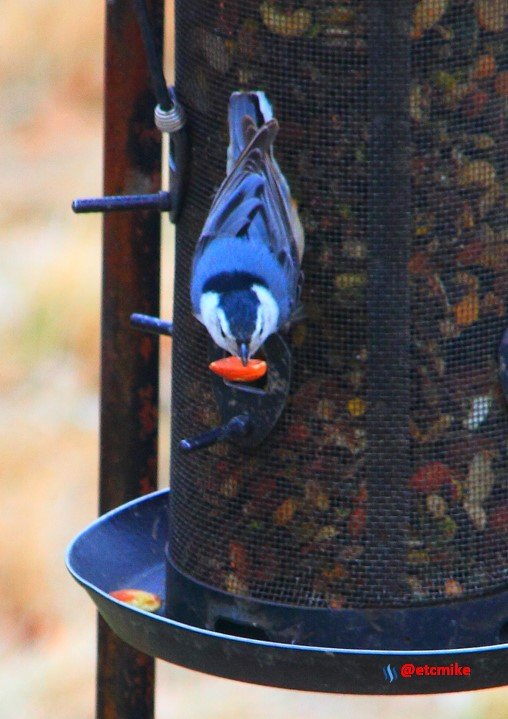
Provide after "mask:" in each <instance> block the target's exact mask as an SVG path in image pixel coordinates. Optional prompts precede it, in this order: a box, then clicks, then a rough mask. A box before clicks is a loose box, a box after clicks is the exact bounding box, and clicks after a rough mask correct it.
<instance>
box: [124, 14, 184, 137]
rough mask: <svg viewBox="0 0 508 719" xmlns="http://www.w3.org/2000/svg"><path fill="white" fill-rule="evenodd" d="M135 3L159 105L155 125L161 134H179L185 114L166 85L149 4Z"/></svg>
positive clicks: (172, 90) (156, 110) (172, 91)
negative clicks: (149, 12)
mask: <svg viewBox="0 0 508 719" xmlns="http://www.w3.org/2000/svg"><path fill="white" fill-rule="evenodd" d="M133 3H134V11H135V13H136V17H137V19H138V24H139V27H140V30H141V36H142V38H143V44H144V46H145V51H146V57H147V61H148V68H149V71H150V77H151V80H152V87H153V91H154V93H155V97H156V99H157V103H158V104H157V106H156V108H155V111H154V120H155V125H156V127H158V129H159V130H160V131H161V132H169V133H172V132H178V130H181V129H182V128H183V126H184V125H185V113H184V111H183V108H182V106H181V105H180V103H179V102H178V101H177V99H176V96H175V92H174V89H173V88H172V87H168V86H167V84H166V79H165V77H164V70H163V67H162V60H161V53H159V52H158V50H157V47H156V44H155V42H154V35H153V30H152V24H151V22H150V17H149V14H148V7H147V4H146V2H145V0H133Z"/></svg>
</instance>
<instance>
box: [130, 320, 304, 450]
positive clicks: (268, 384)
mask: <svg viewBox="0 0 508 719" xmlns="http://www.w3.org/2000/svg"><path fill="white" fill-rule="evenodd" d="M130 323H131V327H133V328H134V329H137V330H141V331H142V332H149V333H150V334H155V335H165V336H169V337H171V336H172V335H173V324H172V322H167V321H166V320H161V319H160V318H159V317H152V316H151V315H143V314H137V313H136V314H132V315H131V316H130ZM263 349H264V353H265V357H266V362H267V364H268V367H269V369H268V374H267V376H266V379H265V380H264V386H263V387H260V386H256V385H248V384H241V383H239V382H229V381H227V380H224V379H221V378H220V377H217V376H215V375H214V376H213V377H212V384H213V390H214V394H215V399H216V401H217V405H218V407H219V412H220V415H221V419H222V424H220V425H219V426H218V427H213V428H212V429H210V430H207V431H206V432H203V433H202V434H199V435H196V436H195V437H189V438H185V439H182V441H181V442H180V449H183V450H185V451H187V452H190V451H193V450H196V449H203V448H204V447H209V446H210V445H212V444H215V443H216V442H222V441H224V440H226V439H228V440H231V441H233V442H235V443H236V444H239V445H240V446H242V447H255V446H256V445H258V444H260V443H261V442H262V441H263V440H264V439H265V438H266V437H267V435H268V434H269V433H270V432H271V430H272V429H273V427H274V426H275V424H276V423H277V421H278V419H279V417H280V415H281V414H282V411H283V409H284V405H285V404H286V400H287V397H288V394H289V385H290V381H291V352H290V350H289V347H288V345H287V343H286V341H285V340H284V339H283V338H282V336H281V335H280V334H274V335H272V336H271V337H269V338H268V340H267V341H266V342H265V344H264V348H263ZM223 356H224V352H223V350H221V349H220V348H219V347H217V345H216V344H215V343H213V342H212V341H211V340H210V344H209V359H210V362H213V361H214V360H216V359H220V358H221V357H223Z"/></svg>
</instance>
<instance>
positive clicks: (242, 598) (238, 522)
mask: <svg viewBox="0 0 508 719" xmlns="http://www.w3.org/2000/svg"><path fill="white" fill-rule="evenodd" d="M505 16H506V6H505V3H504V2H503V1H502V0H474V1H469V0H468V1H467V2H464V0H418V1H417V2H407V1H406V0H389V1H388V0H363V1H362V0H360V1H358V0H357V1H355V2H352V1H347V0H345V1H344V2H342V3H331V2H330V3H327V2H318V1H317V0H316V1H314V0H311V2H305V3H304V2H302V3H299V2H296V3H290V4H288V3H279V2H271V1H270V0H265V1H264V2H259V0H243V2H241V3H240V2H237V0H225V1H223V2H218V0H205V1H203V0H185V1H184V0H177V1H176V94H177V97H178V99H179V101H180V103H181V104H182V105H183V107H184V108H185V113H186V116H187V121H188V128H189V133H190V137H191V143H192V151H191V157H190V166H191V173H190V178H191V179H190V182H189V185H188V188H187V191H186V193H185V197H184V203H183V207H182V211H181V214H180V216H179V219H178V223H177V231H176V273H175V297H174V318H173V328H172V329H173V377H172V382H173V385H172V438H173V441H172V447H173V450H172V456H171V480H170V484H171V492H170V494H169V511H168V512H167V511H166V505H167V503H168V493H167V492H161V493H157V494H155V495H151V496H150V497H148V498H143V499H141V500H136V501H134V502H133V503H130V504H128V505H125V506H124V507H122V508H120V509H119V510H115V511H114V512H113V513H112V514H109V515H106V516H104V517H103V518H101V519H99V520H98V522H97V523H96V524H94V525H92V527H90V528H89V529H88V530H86V532H85V533H83V534H82V535H81V536H80V537H79V538H78V539H77V540H76V542H75V544H74V545H73V548H72V549H71V553H70V555H69V556H70V559H69V561H70V566H71V571H73V572H74V573H75V575H76V577H77V578H78V580H79V581H81V582H82V583H83V584H84V585H85V586H86V588H87V589H88V590H89V591H90V593H91V594H92V596H93V597H94V600H95V601H96V602H97V604H98V606H99V609H100V611H101V612H102V613H103V615H104V616H105V618H106V620H107V621H108V622H109V623H110V624H111V626H112V627H113V628H114V629H115V631H117V632H118V633H119V634H120V636H121V637H123V638H124V639H125V640H126V641H128V642H130V643H132V644H134V646H136V647H137V648H139V649H141V650H142V651H145V652H147V653H148V654H151V655H155V656H160V657H163V658H165V659H167V660H169V661H174V662H176V663H180V664H183V665H185V666H189V667H192V668H195V669H200V670H202V671H207V672H210V673H216V674H219V675H222V676H228V677H230V678H237V679H242V680H245V681H251V682H257V683H266V684H273V685H275V686H285V687H288V688H299V689H309V690H317V691H342V692H343V691H346V692H359V693H420V692H421V693H424V692H439V691H461V690H471V689H474V688H480V687H487V686H495V685H499V684H502V683H503V682H504V680H505V677H506V670H507V668H508V661H507V656H508V655H507V649H508V646H507V644H506V642H507V640H508V482H507V477H508V466H507V464H508V454H507V445H506V437H507V436H508V409H507V405H506V399H505V396H504V393H503V391H502V386H501V383H500V380H499V362H498V352H499V346H500V343H501V338H502V335H503V332H504V330H505V329H506V326H507V324H508V319H507V313H506V309H507V308H506V301H507V297H508V256H507V240H506V198H505V196H504V194H503V187H504V184H505V182H506V177H505V158H506V151H507V147H506V130H505V125H506V113H507V82H508V68H507V67H506V32H505ZM239 89H245V90H252V89H262V90H264V91H265V92H266V94H267V96H268V97H269V98H270V100H271V102H272V103H273V106H274V111H275V115H276V117H277V119H278V120H279V123H280V128H281V129H280V133H279V136H278V139H277V142H276V147H275V152H276V157H277V160H278V162H279V164H280V166H281V168H282V170H283V171H284V173H285V174H286V176H287V177H288V181H289V185H290V187H291V189H292V192H293V194H294V196H295V198H296V200H297V202H298V209H299V214H300V217H301V219H302V222H303V225H304V228H305V236H306V249H305V255H304V261H303V270H304V273H305V282H304V288H303V297H302V299H303V304H304V308H305V313H306V317H305V319H304V320H303V321H302V322H299V323H297V324H296V325H294V326H293V327H292V328H291V330H290V332H289V333H288V335H287V336H284V337H279V336H276V337H274V338H272V340H271V342H270V343H267V351H266V359H267V364H268V373H267V379H266V384H265V385H264V388H263V389H262V391H261V393H260V394H259V393H258V394H252V393H249V392H248V391H246V389H245V388H236V387H234V386H231V385H226V384H224V382H223V380H222V379H221V378H219V377H216V376H213V377H212V376H210V373H209V372H208V371H207V369H206V368H207V366H208V364H209V362H210V361H211V360H214V359H217V358H218V357H219V356H221V355H220V354H217V351H216V348H215V349H214V348H210V347H209V346H208V341H207V339H206V336H205V331H204V329H203V327H202V326H201V325H200V324H199V323H197V322H196V321H195V320H194V319H193V318H192V316H191V313H190V303H189V271H190V265H191V260H192V256H193V252H194V247H195V243H196V240H197V238H198V236H199V234H200V231H201V228H202V226H203V223H204V220H205V218H206V214H207V211H208V209H209V206H210V201H211V198H212V196H213V193H214V190H215V189H216V188H217V187H218V185H219V184H220V182H221V180H222V178H223V177H224V173H225V166H226V149H227V145H228V138H227V122H226V120H227V106H228V98H229V96H230V94H231V92H233V91H235V90H239ZM271 372H272V375H270V373H271ZM270 377H272V380H271V379H270ZM274 377H276V378H277V380H279V381H277V382H275V381H274V380H273V378H274ZM271 381H272V384H271V385H270V382H271ZM238 417H247V419H248V420H249V422H247V423H246V424H244V425H242V428H241V431H240V430H238V428H237V430H238V431H237V430H235V431H233V430H232V429H231V427H232V425H231V422H232V421H233V420H235V418H236V419H237V418H238ZM228 423H230V424H228ZM225 426H227V427H229V428H230V429H228V430H227V431H226V430H224V427H225ZM235 426H236V425H235ZM218 430H219V431H218ZM196 435H197V437H196ZM184 438H191V439H190V440H186V441H187V445H185V444H184V446H185V447H186V449H187V450H189V449H191V450H193V451H185V450H184V449H181V448H180V447H179V444H180V442H181V440H182V439H184ZM203 438H204V439H203ZM217 440H222V441H217ZM106 546H107V547H108V552H111V553H112V554H111V555H110V556H114V561H113V563H112V564H113V565H114V566H113V567H112V568H111V569H112V571H109V572H108V573H107V575H106V574H104V572H103V571H102V568H103V565H104V561H105V559H104V556H105V553H104V547H106ZM127 584H130V585H131V586H139V588H142V589H148V590H149V591H154V592H156V593H159V594H161V595H162V596H163V597H164V605H163V609H162V611H161V613H159V614H158V615H153V614H148V613H146V612H143V611H141V610H138V609H135V608H132V607H129V606H127V605H122V604H121V603H120V602H118V601H116V600H114V599H112V598H111V597H110V596H109V595H108V593H109V592H111V591H112V590H115V589H118V588H119V587H120V586H126V585H127ZM407 665H410V666H412V667H413V671H414V675H413V676H412V678H411V679H410V680H409V679H406V676H409V675H408V674H407V673H405V672H406V671H409V673H410V672H411V670H405V669H404V667H406V666H407ZM425 667H427V669H425ZM432 667H434V668H439V667H441V668H444V667H448V669H449V671H446V672H445V671H444V669H443V671H439V672H438V671H437V669H436V670H435V671H433V670H432ZM461 667H462V668H464V667H466V668H467V667H469V671H466V672H465V673H464V672H463V673H461ZM419 668H421V672H420V669H419Z"/></svg>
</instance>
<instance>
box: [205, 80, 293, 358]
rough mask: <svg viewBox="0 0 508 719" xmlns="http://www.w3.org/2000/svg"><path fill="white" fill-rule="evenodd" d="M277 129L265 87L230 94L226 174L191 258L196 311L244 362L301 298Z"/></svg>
mask: <svg viewBox="0 0 508 719" xmlns="http://www.w3.org/2000/svg"><path fill="white" fill-rule="evenodd" d="M278 130H279V125H278V122H277V120H276V119H275V118H274V117H273V111H272V107H271V105H270V103H269V101H268V99H267V97H266V95H265V93H264V92H261V91H254V92H234V93H233V94H232V95H231V97H230V100H229V137H230V144H229V147H228V154H227V175H226V179H225V180H224V181H223V183H222V184H221V186H220V187H219V189H218V191H217V194H216V196H215V199H214V201H213V203H212V207H211V209H210V212H209V215H208V217H207V219H206V222H205V224H204V227H203V230H202V232H201V235H200V237H199V240H198V242H197V245H196V250H195V254H194V260H193V265H192V274H191V302H192V310H193V313H194V315H195V316H196V317H197V319H198V320H199V321H200V322H202V323H203V324H204V325H205V327H206V329H207V330H208V332H209V333H210V335H211V336H212V338H213V340H214V341H215V343H216V344H217V345H219V347H222V348H223V349H225V350H227V351H228V352H230V353H231V354H233V355H236V356H237V357H240V359H241V360H242V362H243V364H244V365H246V364H247V362H248V359H249V357H250V356H251V355H252V354H254V353H255V352H256V350H257V349H258V348H259V347H260V346H261V345H262V344H263V343H264V342H265V340H266V339H267V337H269V336H270V335H271V334H272V333H274V332H276V331H277V330H279V329H280V328H283V327H284V326H287V325H288V324H289V323H290V321H291V318H292V316H294V314H295V312H296V310H297V306H298V303H299V296H300V289H301V277H302V275H301V270H300V264H301V261H302V255H303V249H304V235H303V228H302V225H301V223H300V220H299V218H298V214H297V211H296V206H295V203H294V202H293V200H292V198H291V193H290V190H289V186H288V183H287V181H286V179H285V177H284V175H283V174H282V172H281V170H280V168H279V165H278V164H277V161H276V160H275V158H274V155H273V143H274V140H275V137H276V135H277V132H278Z"/></svg>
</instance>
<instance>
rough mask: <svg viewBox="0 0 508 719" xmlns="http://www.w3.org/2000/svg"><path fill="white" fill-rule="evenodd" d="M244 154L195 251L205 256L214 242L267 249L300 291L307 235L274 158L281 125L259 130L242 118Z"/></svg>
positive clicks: (222, 189)
mask: <svg viewBox="0 0 508 719" xmlns="http://www.w3.org/2000/svg"><path fill="white" fill-rule="evenodd" d="M243 132H244V136H245V138H246V141H247V142H246V147H245V150H244V151H243V152H242V153H241V155H240V156H239V157H238V160H237V161H236V163H235V165H234V167H233V168H232V170H231V172H230V174H229V175H228V176H227V177H226V179H225V180H224V182H223V183H222V185H221V186H220V188H219V190H218V192H217V195H216V197H215V199H214V201H213V204H212V207H211V209H210V213H209V215H208V218H207V220H206V222H205V225H204V227H203V231H202V234H201V237H200V239H199V241H198V244H197V247H196V256H200V255H201V254H202V253H203V252H204V250H205V249H206V247H207V245H208V243H209V242H212V241H213V238H214V237H219V236H225V235H227V236H229V237H237V238H238V239H239V240H242V241H245V240H249V241H252V242H255V243H259V242H262V243H264V244H266V245H267V246H268V247H269V249H270V251H271V252H272V253H273V254H274V256H275V257H276V258H277V261H278V262H280V264H281V265H282V266H283V267H284V270H285V273H286V274H287V275H288V279H289V281H290V284H291V285H293V287H294V289H296V285H297V283H298V280H299V276H300V262H301V256H302V254H303V230H302V227H301V224H300V221H299V219H298V216H297V213H296V210H295V208H294V206H293V202H292V199H291V196H290V194H289V188H288V185H287V182H286V180H285V178H284V176H283V175H282V173H281V171H280V168H279V166H278V164H277V162H276V161H275V159H274V157H273V150H272V147H273V142H274V140H275V137H276V135H277V132H278V123H277V121H276V120H270V121H269V122H267V123H265V124H264V125H262V127H260V128H259V129H256V126H255V124H254V121H253V120H252V119H251V118H249V117H244V118H243Z"/></svg>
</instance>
